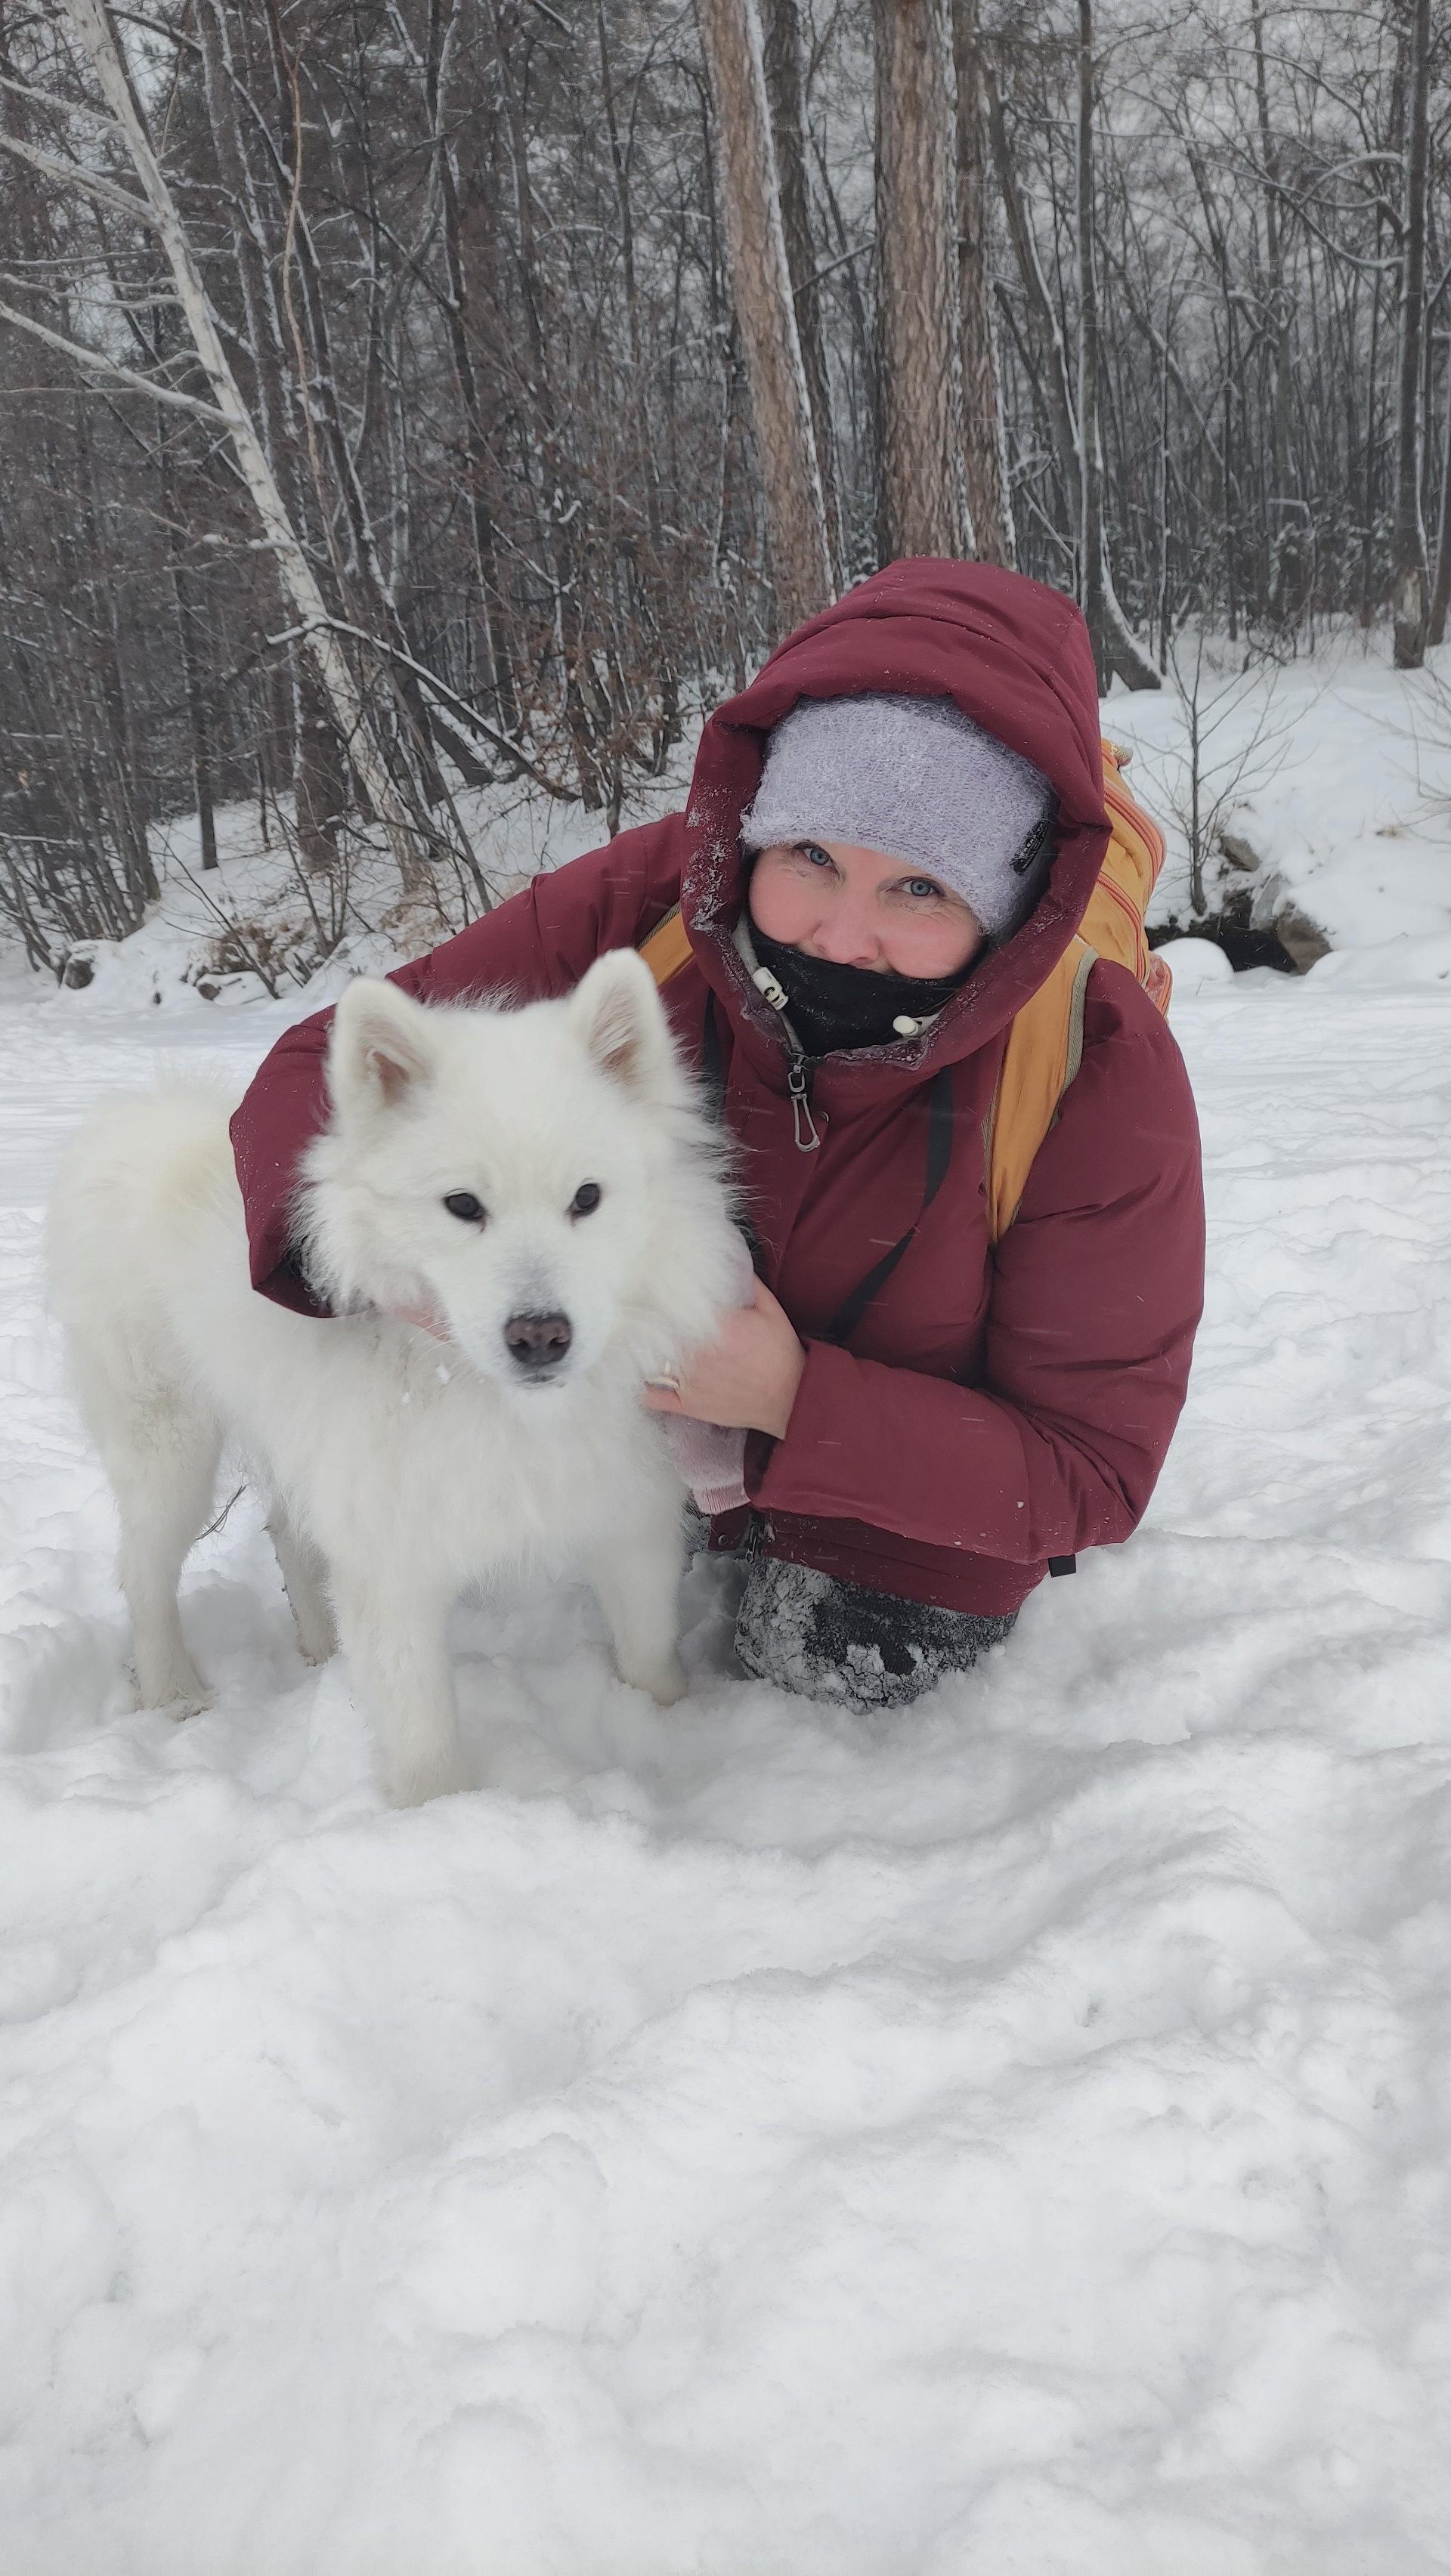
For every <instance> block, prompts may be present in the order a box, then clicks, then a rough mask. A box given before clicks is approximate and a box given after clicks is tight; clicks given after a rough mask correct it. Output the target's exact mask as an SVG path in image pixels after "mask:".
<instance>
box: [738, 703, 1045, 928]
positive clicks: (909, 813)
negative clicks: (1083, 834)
mask: <svg viewBox="0 0 1451 2576" xmlns="http://www.w3.org/2000/svg"><path fill="white" fill-rule="evenodd" d="M1053 817H1054V800H1053V791H1052V788H1051V787H1050V786H1049V784H1048V781H1047V779H1046V778H1045V777H1044V775H1043V773H1042V771H1041V769H1035V768H1034V767H1033V764H1032V762H1031V761H1028V760H1023V759H1021V758H1020V757H1019V755H1018V753H1017V752H1015V751H1009V750H1007V748H1006V747H1005V745H1004V744H1002V743H1000V742H997V741H995V740H994V738H993V736H992V735H991V734H990V733H985V732H984V731H983V728H982V726H981V725H976V724H974V723H973V721H972V719H971V717H970V716H965V715H964V714H963V713H962V710H961V708H960V707H957V706H954V704H953V702H952V700H951V699H950V698H898V697H889V696H887V695H885V694H877V693H872V694H870V695H868V696H866V697H860V698H803V699H802V700H801V701H800V703H799V704H798V705H797V706H795V707H793V708H792V710H791V713H790V715H789V716H785V717H783V719H782V721H781V723H780V724H778V725H777V726H776V728H775V730H774V731H773V732H772V733H771V734H770V735H769V736H768V737H767V743H766V765H765V767H764V769H763V770H762V772H761V783H760V786H759V787H758V788H757V790H756V795H755V801H754V803H753V804H752V806H751V808H750V811H749V812H748V813H747V814H746V815H745V816H744V817H743V818H742V824H741V839H742V841H743V842H744V844H745V847H746V848H747V849H748V850H767V849H771V848H772V847H773V846H774V845H775V844H776V843H777V842H780V841H786V842H790V841H844V842H846V843H847V844H848V846H849V847H852V848H857V849H863V850H877V851H880V853H881V855H882V857H883V858H887V859H902V860H905V861H907V862H908V863H909V864H914V865H916V866H917V867H920V868H925V869H927V870H928V871H929V873H930V874H931V875H932V876H934V877H936V878H938V879H939V881H940V882H941V883H942V884H943V885H945V886H950V887H951V889H952V891H953V893H954V894H959V895H961V897H962V899H963V902H964V903H967V904H970V905H971V907H972V909H973V911H974V912H975V913H976V915H977V917H978V920H979V921H980V922H981V923H982V926H983V928H984V930H985V931H987V933H988V935H989V937H990V938H993V939H997V940H1002V939H1006V938H1008V937H1010V935H1011V934H1012V932H1013V931H1015V930H1016V929H1017V928H1018V925H1019V923H1020V922H1022V921H1024V920H1026V918H1027V916H1028V914H1029V913H1030V912H1031V911H1032V908H1033V905H1034V904H1035V903H1036V901H1037V899H1038V896H1039V894H1040V893H1041V891H1042V889H1043V886H1044V883H1045V881H1046V879H1047V875H1048V868H1049V865H1050V862H1051V860H1052V855H1053Z"/></svg>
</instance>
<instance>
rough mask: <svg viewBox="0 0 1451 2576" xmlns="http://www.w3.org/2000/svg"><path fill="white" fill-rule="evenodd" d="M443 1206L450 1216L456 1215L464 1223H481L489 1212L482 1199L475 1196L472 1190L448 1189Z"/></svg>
mask: <svg viewBox="0 0 1451 2576" xmlns="http://www.w3.org/2000/svg"><path fill="white" fill-rule="evenodd" d="M444 1206H445V1207H446V1208H447V1210H448V1212H449V1215H450V1216H456V1217H458V1218H459V1219H460V1221H461V1222H462V1223H463V1224H464V1225H482V1224H483V1221H484V1219H485V1217H486V1216H487V1215H488V1212H489V1211H488V1209H487V1208H486V1207H485V1206H484V1204H483V1202H482V1200H480V1199H476V1198H475V1196H474V1194H473V1191H472V1190H450V1192H449V1194H448V1197H447V1198H446V1199H445V1200H444Z"/></svg>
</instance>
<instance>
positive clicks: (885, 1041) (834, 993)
mask: <svg viewBox="0 0 1451 2576" xmlns="http://www.w3.org/2000/svg"><path fill="white" fill-rule="evenodd" d="M751 944H752V946H753V947H754V949H755V952H756V955H757V956H758V958H759V959H760V961H761V964H762V965H763V966H769V967H770V969H771V972H772V974H773V975H774V976H775V978H776V980H777V982H778V983H779V985H780V986H781V989H782V991H783V992H784V993H785V996H786V1016H787V1018H788V1019H789V1020H790V1022H791V1025H792V1027H793V1028H794V1030H795V1031H796V1034H797V1036H798V1037H799V1039H800V1040H801V1043H802V1045H803V1047H804V1048H805V1049H806V1052H807V1054H808V1055H834V1054H835V1053H836V1052H837V1050H838V1048H842V1047H869V1046H891V1045H892V1044H893V1043H894V1042H895V1041H896V1040H897V1039H898V1038H899V1037H900V1036H901V1035H902V1031H901V1030H900V1029H897V1028H894V1027H893V1025H892V1024H893V1022H894V1021H895V1020H898V1019H902V1018H907V1019H913V1020H928V1019H931V1017H932V1015H933V1013H934V1012H935V1011H940V1010H942V1009H943V1008H944V1007H945V1005H946V1004H947V1003H948V1002H950V1001H951V999H952V996H953V994H954V993H960V992H961V990H962V987H963V985H964V984H965V983H966V981H967V978H968V976H969V975H970V974H971V973H972V963H973V961H970V962H969V963H968V964H967V965H966V966H964V967H963V968H962V969H961V971H960V972H959V973H958V974H956V975H943V976H934V977H932V978H930V979H929V978H927V977H925V976H920V975H879V974H878V973H877V972H876V970H875V969H874V968H873V967H871V966H838V965H836V964H834V963H833V961H832V960H831V959H830V958H829V957H804V956H803V955H802V953H801V951H800V949H799V948H785V947H783V946H782V944H781V942H780V940H779V939H768V938H767V936H766V934H765V932H764V930H758V929H757V927H756V925H755V923H754V922H752V923H751Z"/></svg>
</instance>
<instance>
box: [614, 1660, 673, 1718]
mask: <svg viewBox="0 0 1451 2576" xmlns="http://www.w3.org/2000/svg"><path fill="white" fill-rule="evenodd" d="M620 1679H621V1681H622V1682H629V1683H630V1684H631V1686H632V1687H633V1688H634V1689H635V1690H642V1691H648V1692H649V1694H650V1697H651V1699H653V1701H654V1702H655V1705H656V1707H657V1708H673V1707H674V1706H675V1703H676V1701H677V1700H680V1699H684V1697H685V1694H686V1692H687V1691H688V1690H689V1688H690V1675H689V1674H688V1672H687V1671H686V1669H685V1666H684V1665H683V1664H682V1662H681V1660H680V1657H679V1656H678V1655H671V1656H670V1657H669V1658H668V1659H667V1661H666V1662H665V1663H663V1664H650V1665H648V1666H642V1667H641V1669H640V1670H639V1671H638V1672H635V1671H630V1672H627V1671H626V1670H625V1667H624V1665H623V1664H622V1665H621V1666H620Z"/></svg>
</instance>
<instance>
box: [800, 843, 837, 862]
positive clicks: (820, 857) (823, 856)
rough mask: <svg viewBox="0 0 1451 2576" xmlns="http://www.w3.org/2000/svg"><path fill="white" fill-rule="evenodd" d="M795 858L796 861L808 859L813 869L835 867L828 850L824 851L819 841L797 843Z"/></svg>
mask: <svg viewBox="0 0 1451 2576" xmlns="http://www.w3.org/2000/svg"><path fill="white" fill-rule="evenodd" d="M796 856H797V857H798V859H809V860H810V862H811V864H812V866H813V867H814V868H830V867H834V866H835V865H836V862H835V860H834V859H833V857H832V855H831V852H830V850H824V849H823V848H822V846H821V843H820V842H819V841H798V842H797V844H796Z"/></svg>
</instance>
